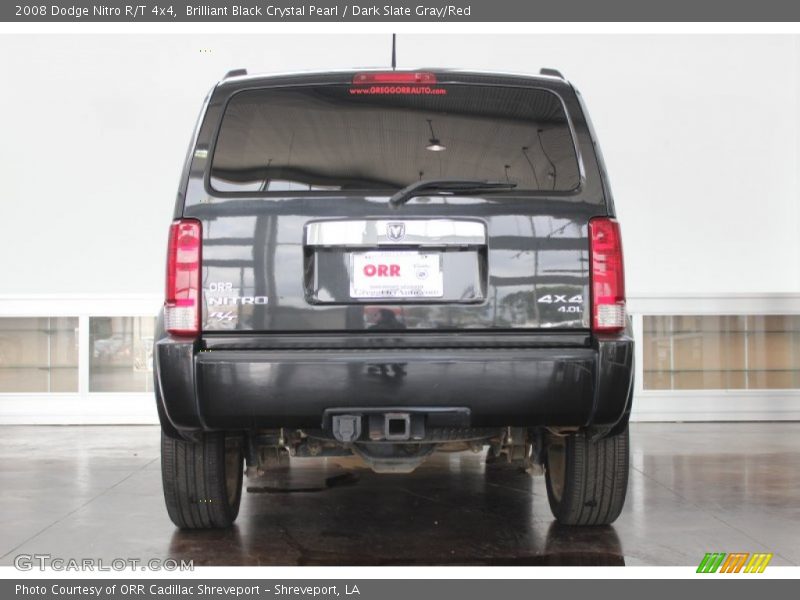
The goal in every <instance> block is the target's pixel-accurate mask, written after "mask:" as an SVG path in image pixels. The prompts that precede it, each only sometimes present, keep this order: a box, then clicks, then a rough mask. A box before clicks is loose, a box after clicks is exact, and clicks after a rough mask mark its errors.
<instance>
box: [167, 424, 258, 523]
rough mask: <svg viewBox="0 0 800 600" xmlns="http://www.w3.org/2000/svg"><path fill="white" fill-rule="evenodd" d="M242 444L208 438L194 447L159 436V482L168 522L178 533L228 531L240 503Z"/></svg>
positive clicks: (221, 435) (214, 435)
mask: <svg viewBox="0 0 800 600" xmlns="http://www.w3.org/2000/svg"><path fill="white" fill-rule="evenodd" d="M242 461H243V458H242V446H241V440H239V439H237V438H232V437H226V436H225V434H224V433H216V432H215V433H206V434H204V435H203V436H202V437H201V438H199V441H197V442H190V441H188V440H184V439H174V438H171V437H169V436H168V435H166V434H164V433H163V432H162V433H161V479H162V483H163V486H164V500H165V502H166V505H167V512H168V513H169V518H170V519H172V522H173V523H175V525H177V526H178V527H180V528H181V529H214V528H223V527H230V526H231V525H232V524H233V522H234V521H235V520H236V517H237V515H238V514H239V504H240V502H241V500H242V471H243V465H242Z"/></svg>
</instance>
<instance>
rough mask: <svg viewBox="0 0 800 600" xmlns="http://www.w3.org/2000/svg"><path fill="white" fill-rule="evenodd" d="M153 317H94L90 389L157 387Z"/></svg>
mask: <svg viewBox="0 0 800 600" xmlns="http://www.w3.org/2000/svg"><path fill="white" fill-rule="evenodd" d="M154 328H155V319H153V318H152V317H91V318H90V320H89V391H90V392H151V391H153V335H154Z"/></svg>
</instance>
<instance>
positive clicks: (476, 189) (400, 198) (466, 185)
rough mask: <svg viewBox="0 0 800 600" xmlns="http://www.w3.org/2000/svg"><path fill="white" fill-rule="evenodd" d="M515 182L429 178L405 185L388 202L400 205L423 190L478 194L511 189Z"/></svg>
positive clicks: (420, 193)
mask: <svg viewBox="0 0 800 600" xmlns="http://www.w3.org/2000/svg"><path fill="white" fill-rule="evenodd" d="M515 187H517V184H516V183H511V182H505V181H480V180H472V179H429V180H427V181H417V182H415V183H412V184H411V185H407V186H406V187H404V188H403V189H402V190H400V191H399V192H397V193H396V194H394V195H393V196H392V197H391V198H389V204H391V205H392V206H400V205H401V204H404V203H406V202H408V201H409V200H411V198H413V197H414V196H420V195H422V193H423V192H450V193H453V194H479V193H480V192H483V191H486V190H511V189H514V188H515Z"/></svg>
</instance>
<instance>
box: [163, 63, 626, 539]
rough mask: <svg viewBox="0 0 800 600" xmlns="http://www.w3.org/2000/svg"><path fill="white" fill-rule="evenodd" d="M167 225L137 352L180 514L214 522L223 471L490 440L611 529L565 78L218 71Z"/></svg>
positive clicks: (600, 309) (610, 363) (606, 296)
mask: <svg viewBox="0 0 800 600" xmlns="http://www.w3.org/2000/svg"><path fill="white" fill-rule="evenodd" d="M551 73H552V72H551ZM174 218H175V220H174V222H173V224H172V226H171V229H170V241H169V248H168V266H167V293H166V296H167V297H166V302H165V304H164V309H163V311H162V313H161V316H160V318H159V321H158V331H157V334H156V342H155V351H154V360H155V377H156V396H157V405H158V410H159V416H160V419H161V423H162V432H163V434H162V473H163V481H164V491H165V498H166V503H167V508H168V510H169V514H170V517H171V518H172V520H173V521H174V522H175V524H176V525H178V526H180V527H184V528H206V527H224V526H228V525H230V524H231V523H232V522H233V520H234V519H235V518H236V515H237V512H238V507H239V502H240V499H241V491H242V474H243V470H244V468H243V464H244V463H246V465H247V474H248V476H252V477H258V476H259V475H263V474H264V472H266V471H267V470H269V469H272V468H278V467H282V466H285V465H287V464H288V461H289V456H310V457H314V456H316V457H326V456H340V455H349V454H356V455H358V456H360V457H361V458H363V460H364V461H365V462H366V463H367V464H368V465H369V466H371V467H372V468H373V469H375V470H376V471H378V472H387V473H402V472H408V471H410V470H413V469H414V468H415V467H417V466H418V465H419V464H421V463H422V462H423V461H424V460H425V459H426V458H427V457H428V456H430V454H431V453H433V452H435V451H437V450H448V451H453V450H473V451H476V452H478V451H482V450H483V449H484V448H487V447H488V452H487V468H502V467H507V466H512V467H520V468H525V469H527V470H528V471H529V472H534V473H535V472H543V473H544V474H545V477H546V483H547V491H548V497H549V501H550V506H551V508H552V510H553V513H554V515H555V517H556V518H557V519H558V520H559V521H561V522H563V523H567V524H584V525H591V524H605V523H610V522H612V521H613V520H614V519H616V518H617V516H618V515H619V513H620V511H621V509H622V506H623V503H624V499H625V492H626V488H627V474H628V427H627V425H628V423H627V422H628V415H629V413H630V405H631V399H632V392H633V339H632V335H631V331H630V327H629V324H628V319H627V315H626V311H625V290H624V274H623V259H622V243H621V237H620V229H619V226H618V223H617V221H616V220H615V218H614V207H613V202H612V197H611V193H610V190H609V188H608V185H607V180H606V176H605V171H604V167H603V163H602V159H601V156H600V153H599V149H598V147H597V144H596V140H595V138H594V133H593V131H592V128H591V125H590V123H589V121H588V117H587V115H586V113H585V110H584V107H583V104H582V101H581V99H580V96H579V94H578V93H577V92H576V91H575V89H574V88H573V87H572V86H571V85H570V84H569V83H567V82H566V81H565V80H564V79H563V78H561V77H560V76H558V75H557V74H554V73H553V74H550V75H543V76H539V77H527V76H515V75H500V74H484V73H470V72H456V71H439V70H436V71H429V70H425V71H414V72H408V71H391V72H382V71H364V72H341V73H319V74H303V75H287V76H273V77H248V76H245V75H237V76H233V77H229V78H226V79H225V80H223V81H222V82H220V83H219V84H218V85H217V86H216V87H215V88H214V89H213V90H212V92H211V93H210V95H209V97H208V99H207V102H206V105H205V107H204V110H203V114H202V115H201V118H200V122H199V124H198V129H197V131H196V133H195V137H194V140H193V142H192V144H191V147H190V149H189V154H188V157H187V161H186V166H185V169H184V173H183V177H182V181H181V186H180V190H179V193H178V199H177V202H176V205H175V214H174Z"/></svg>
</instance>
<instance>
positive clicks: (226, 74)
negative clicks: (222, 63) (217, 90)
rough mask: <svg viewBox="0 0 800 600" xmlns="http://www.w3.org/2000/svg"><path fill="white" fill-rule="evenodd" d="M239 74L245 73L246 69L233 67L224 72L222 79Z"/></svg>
mask: <svg viewBox="0 0 800 600" xmlns="http://www.w3.org/2000/svg"><path fill="white" fill-rule="evenodd" d="M240 75H247V69H233V70H232V71H228V72H227V73H225V77H223V79H230V78H231V77H239V76H240Z"/></svg>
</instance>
